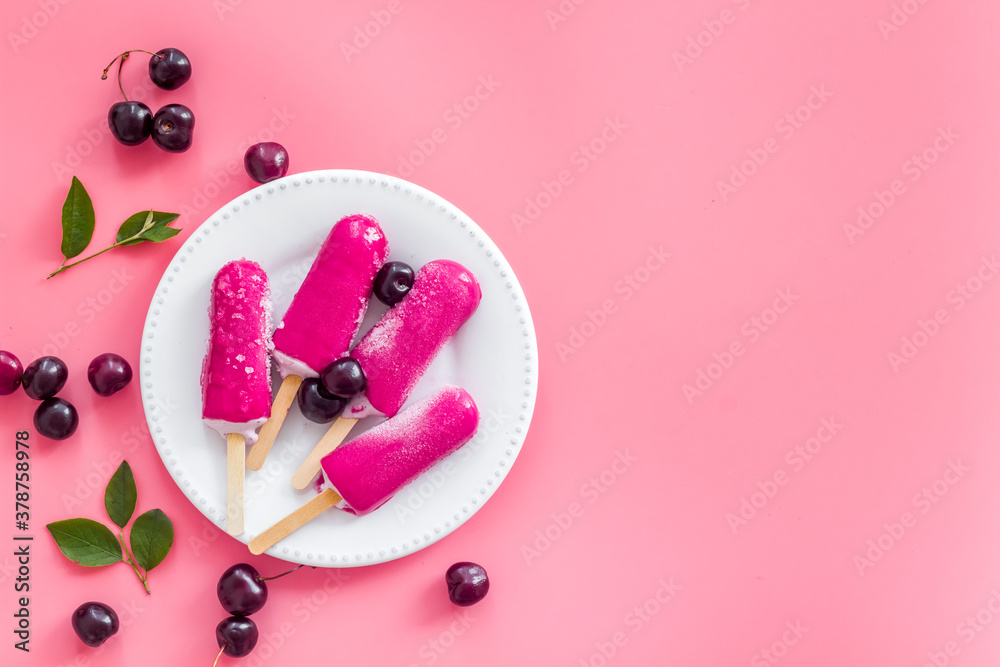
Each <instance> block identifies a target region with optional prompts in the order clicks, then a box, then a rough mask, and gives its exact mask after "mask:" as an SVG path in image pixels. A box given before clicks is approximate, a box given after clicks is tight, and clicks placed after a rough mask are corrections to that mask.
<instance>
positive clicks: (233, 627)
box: [215, 616, 258, 658]
mask: <svg viewBox="0 0 1000 667" xmlns="http://www.w3.org/2000/svg"><path fill="white" fill-rule="evenodd" d="M257 637H258V632H257V624H256V623H254V622H253V621H251V620H250V619H249V618H247V617H245V616H230V617H229V618H224V619H222V620H221V621H219V624H218V625H217V626H215V641H216V642H217V643H218V644H219V648H221V649H222V652H223V653H225V654H226V655H228V656H232V657H233V658H242V657H243V656H245V655H248V654H249V653H250V651H252V650H253V647H254V646H256V645H257ZM223 645H224V646H225V647H224V648H223Z"/></svg>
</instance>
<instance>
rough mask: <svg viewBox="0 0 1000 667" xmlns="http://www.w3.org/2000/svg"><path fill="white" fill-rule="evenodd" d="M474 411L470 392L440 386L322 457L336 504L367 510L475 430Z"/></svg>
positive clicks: (354, 510) (354, 511)
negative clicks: (337, 496)
mask: <svg viewBox="0 0 1000 667" xmlns="http://www.w3.org/2000/svg"><path fill="white" fill-rule="evenodd" d="M478 424H479V410H478V408H477V407H476V403H475V401H473V400H472V397H471V396H469V394H468V393H467V392H466V391H465V390H464V389H461V388H459V387H455V386H445V387H442V388H441V389H439V390H437V391H436V392H434V393H433V394H431V395H430V396H428V397H426V398H424V399H423V400H421V401H419V402H417V403H415V404H414V405H412V406H410V407H409V408H407V409H406V410H403V411H402V412H400V413H399V414H397V415H396V416H395V417H392V418H390V419H387V420H386V421H384V422H382V423H381V424H379V425H377V426H375V427H374V428H372V429H371V430H369V431H366V432H365V433H362V434H361V435H360V436H358V437H357V438H355V439H354V440H351V441H349V442H347V443H345V444H343V445H341V446H340V447H338V448H337V449H335V450H333V451H332V452H331V453H329V454H327V455H326V456H325V457H323V460H322V461H321V465H322V467H323V474H324V476H325V478H326V484H327V485H328V488H331V489H333V490H334V491H336V493H337V494H338V495H340V497H341V498H342V499H343V500H342V501H341V502H340V503H338V505H337V507H340V508H341V509H344V510H346V511H348V512H350V513H352V514H357V515H362V514H367V513H369V512H371V511H373V510H375V509H378V508H379V507H381V506H382V505H383V504H385V503H386V501H388V500H389V499H390V498H392V496H394V495H395V494H396V492H397V491H399V490H400V489H402V488H403V487H404V486H406V485H407V484H409V483H410V482H412V481H413V480H414V479H416V478H417V477H418V476H419V475H420V474H422V473H423V472H425V471H426V470H427V469H429V468H430V467H431V466H433V465H434V464H435V463H437V462H438V461H440V460H441V459H443V458H444V457H446V456H448V455H449V454H451V453H452V452H454V451H455V450H456V449H458V448H459V447H461V446H462V445H464V444H465V443H466V442H468V441H469V440H470V439H471V438H472V436H473V435H475V433H476V427H477V426H478Z"/></svg>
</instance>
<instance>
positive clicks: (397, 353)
mask: <svg viewBox="0 0 1000 667" xmlns="http://www.w3.org/2000/svg"><path fill="white" fill-rule="evenodd" d="M481 297H482V292H481V291H480V289H479V283H478V282H476V279H475V277H474V276H473V275H472V273H470V272H469V270H468V269H466V268H465V267H464V266H462V265H461V264H458V263H456V262H452V261H450V260H446V259H439V260H435V261H433V262H428V263H427V264H425V265H424V266H422V267H421V268H420V270H419V271H417V274H416V276H414V279H413V287H412V288H411V289H410V291H409V292H408V293H407V295H406V296H405V297H403V300H402V301H400V302H399V303H397V304H396V305H395V306H393V307H392V308H391V309H389V311H388V312H387V313H386V314H385V315H383V316H382V319H380V320H379V321H378V322H377V323H376V324H375V326H374V327H372V329H371V331H369V332H368V333H367V334H365V336H364V338H362V339H361V342H360V343H358V344H357V345H356V346H355V347H354V349H353V350H352V351H351V356H352V357H353V358H354V359H355V360H356V361H357V362H358V363H359V364H360V365H361V370H362V371H364V374H365V377H366V379H367V387H366V389H365V391H364V393H363V394H361V395H359V396H358V397H356V398H355V399H353V401H352V402H351V404H350V405H348V406H347V409H346V410H344V413H343V414H342V415H341V416H340V417H339V418H338V419H337V421H335V422H334V423H333V425H332V426H331V427H330V429H329V430H328V431H327V432H326V435H324V436H323V438H322V439H321V440H320V442H319V444H317V445H316V447H314V448H313V450H312V452H310V454H309V456H308V457H306V460H305V461H304V462H303V463H302V465H301V466H299V469H298V470H297V471H295V474H294V475H292V486H293V487H295V488H296V489H304V488H306V487H307V486H308V485H309V482H310V480H312V478H313V477H315V476H316V473H318V472H319V469H320V460H321V459H322V458H323V457H324V456H326V455H327V454H329V453H330V452H332V451H333V450H334V449H335V448H336V447H337V445H339V444H340V443H341V442H342V441H343V440H344V438H345V437H346V436H347V434H348V433H349V432H350V430H351V428H352V427H353V426H354V424H355V423H356V422H357V420H358V419H361V418H363V417H372V416H375V417H381V416H388V417H391V416H393V415H394V414H396V413H397V412H398V411H399V409H400V408H401V407H402V406H403V403H405V402H406V399H407V398H408V397H409V395H410V392H411V391H413V387H414V385H416V384H417V381H418V380H419V379H420V376H421V375H423V374H424V371H426V370H427V367H428V366H430V364H431V362H432V361H433V360H434V357H435V356H437V353H438V352H439V351H440V350H441V348H442V347H444V344H445V343H447V342H448V340H450V339H451V337H452V336H453V335H454V334H455V332H456V331H458V328H459V327H460V326H462V325H463V324H464V323H465V321H466V320H468V319H469V317H471V316H472V313H474V312H475V311H476V308H477V307H478V306H479V300H480V298H481ZM265 428H266V427H265ZM251 456H252V452H251ZM251 467H252V466H251Z"/></svg>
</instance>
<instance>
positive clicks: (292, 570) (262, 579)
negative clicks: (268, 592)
mask: <svg viewBox="0 0 1000 667" xmlns="http://www.w3.org/2000/svg"><path fill="white" fill-rule="evenodd" d="M303 567H305V564H304V563H303V564H302V565H299V567H293V568H292V569H291V570H289V571H288V572H282V573H281V574H276V575H274V576H273V577H261V576H259V575H258V577H257V581H271V580H272V579H280V578H281V577H283V576H285V575H286V574H291V573H292V572H295V570H298V569H300V568H303ZM312 568H313V569H314V570H315V569H316V566H312Z"/></svg>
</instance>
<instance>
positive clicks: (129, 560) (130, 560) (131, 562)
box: [118, 528, 152, 595]
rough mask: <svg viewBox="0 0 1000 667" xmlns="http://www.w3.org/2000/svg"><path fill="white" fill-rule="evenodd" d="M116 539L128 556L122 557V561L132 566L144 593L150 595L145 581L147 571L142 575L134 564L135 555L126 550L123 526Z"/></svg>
mask: <svg viewBox="0 0 1000 667" xmlns="http://www.w3.org/2000/svg"><path fill="white" fill-rule="evenodd" d="M118 541H119V542H121V545H122V550H123V551H124V552H125V554H126V555H127V556H128V558H122V562H123V563H128V564H129V565H131V566H132V569H133V570H135V576H137V577H139V581H141V582H142V586H143V588H145V589H146V595H152V593H150V592H149V584H148V583H146V578H147V577H148V576H149V572H147V573H146V574H145V576H143V574H142V573H140V572H139V567H138V566H137V565H136V564H135V557H134V556H133V555H132V552H131V551H129V550H128V547H127V546H126V545H125V529H124V528H122V529H120V530H119V531H118Z"/></svg>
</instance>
